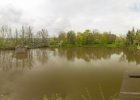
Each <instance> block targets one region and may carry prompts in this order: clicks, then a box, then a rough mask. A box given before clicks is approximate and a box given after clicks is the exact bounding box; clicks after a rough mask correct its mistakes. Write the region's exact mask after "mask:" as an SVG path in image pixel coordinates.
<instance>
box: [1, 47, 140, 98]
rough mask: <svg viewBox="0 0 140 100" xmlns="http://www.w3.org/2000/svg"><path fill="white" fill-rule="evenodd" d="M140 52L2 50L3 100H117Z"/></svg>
mask: <svg viewBox="0 0 140 100" xmlns="http://www.w3.org/2000/svg"><path fill="white" fill-rule="evenodd" d="M139 64H140V51H135V50H134V51H133V50H120V49H116V50H115V49H107V48H106V49H105V48H60V49H33V50H28V51H27V53H25V54H15V51H12V50H11V51H0V100H113V99H115V98H118V95H119V93H120V89H121V85H122V81H123V75H124V73H125V72H127V71H135V70H137V71H138V70H140V65H139Z"/></svg>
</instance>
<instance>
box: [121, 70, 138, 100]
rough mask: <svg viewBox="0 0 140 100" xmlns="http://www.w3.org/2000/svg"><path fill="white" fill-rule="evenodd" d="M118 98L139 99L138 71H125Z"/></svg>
mask: <svg viewBox="0 0 140 100" xmlns="http://www.w3.org/2000/svg"><path fill="white" fill-rule="evenodd" d="M119 100H140V72H126V73H125V74H124V77H123V82H122V86H121V90H120V95H119Z"/></svg>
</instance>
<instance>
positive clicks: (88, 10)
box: [0, 0, 140, 35]
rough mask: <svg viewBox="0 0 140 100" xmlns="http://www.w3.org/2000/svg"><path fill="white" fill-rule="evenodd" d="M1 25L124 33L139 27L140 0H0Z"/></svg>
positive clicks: (51, 32)
mask: <svg viewBox="0 0 140 100" xmlns="http://www.w3.org/2000/svg"><path fill="white" fill-rule="evenodd" d="M0 25H9V26H12V27H19V26H20V27H21V25H31V26H33V27H34V29H40V28H47V29H48V31H49V34H51V35H54V34H57V33H58V32H59V31H67V30H75V31H83V30H85V29H91V30H93V29H98V30H99V31H101V32H103V31H110V32H112V33H115V34H125V33H126V32H127V30H128V29H131V28H132V27H135V28H140V0H0Z"/></svg>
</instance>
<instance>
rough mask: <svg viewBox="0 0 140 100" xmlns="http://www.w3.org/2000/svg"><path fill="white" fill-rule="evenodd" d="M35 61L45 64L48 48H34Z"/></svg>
mask: <svg viewBox="0 0 140 100" xmlns="http://www.w3.org/2000/svg"><path fill="white" fill-rule="evenodd" d="M34 53H36V57H37V61H39V62H41V63H42V64H45V63H46V62H47V61H48V50H47V49H38V50H35V51H34Z"/></svg>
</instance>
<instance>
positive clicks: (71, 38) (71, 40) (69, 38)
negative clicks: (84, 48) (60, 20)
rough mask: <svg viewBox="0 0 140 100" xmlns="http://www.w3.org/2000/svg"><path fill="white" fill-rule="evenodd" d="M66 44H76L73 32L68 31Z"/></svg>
mask: <svg viewBox="0 0 140 100" xmlns="http://www.w3.org/2000/svg"><path fill="white" fill-rule="evenodd" d="M67 42H68V43H70V44H75V42H76V35H75V32H74V31H69V32H68V33H67Z"/></svg>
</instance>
